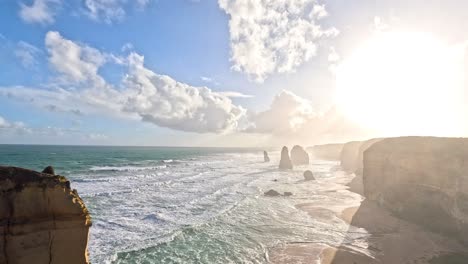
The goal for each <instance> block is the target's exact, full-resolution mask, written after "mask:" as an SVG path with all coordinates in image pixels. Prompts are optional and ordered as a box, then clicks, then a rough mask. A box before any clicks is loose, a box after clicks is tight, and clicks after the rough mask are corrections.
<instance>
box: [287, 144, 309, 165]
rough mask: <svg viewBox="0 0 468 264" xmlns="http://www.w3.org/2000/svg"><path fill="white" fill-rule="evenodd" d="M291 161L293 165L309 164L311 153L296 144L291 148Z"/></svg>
mask: <svg viewBox="0 0 468 264" xmlns="http://www.w3.org/2000/svg"><path fill="white" fill-rule="evenodd" d="M291 161H292V164H293V165H307V164H309V154H307V152H306V151H305V150H304V148H303V147H301V146H299V145H295V146H294V147H293V148H292V149H291Z"/></svg>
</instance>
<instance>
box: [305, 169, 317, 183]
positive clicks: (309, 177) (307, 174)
mask: <svg viewBox="0 0 468 264" xmlns="http://www.w3.org/2000/svg"><path fill="white" fill-rule="evenodd" d="M304 179H305V180H306V181H313V180H315V177H314V174H313V173H312V172H311V171H310V170H306V171H304Z"/></svg>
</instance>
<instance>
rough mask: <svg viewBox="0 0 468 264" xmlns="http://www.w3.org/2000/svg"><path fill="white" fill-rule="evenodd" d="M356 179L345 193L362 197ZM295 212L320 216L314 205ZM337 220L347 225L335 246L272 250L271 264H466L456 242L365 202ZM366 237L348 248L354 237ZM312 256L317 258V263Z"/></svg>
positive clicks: (300, 245)
mask: <svg viewBox="0 0 468 264" xmlns="http://www.w3.org/2000/svg"><path fill="white" fill-rule="evenodd" d="M361 183H362V180H359V176H357V178H355V179H353V180H352V181H351V182H350V183H349V184H348V185H349V186H350V188H349V191H350V192H354V193H362V186H360V184H361ZM296 207H297V208H299V209H301V210H303V211H305V212H307V213H308V214H309V215H311V216H313V217H316V216H317V214H320V212H323V210H324V209H323V208H318V207H317V204H312V203H307V204H297V205H296ZM336 216H337V218H339V219H341V220H343V221H344V222H346V223H347V224H348V225H349V231H348V234H346V235H343V243H342V244H341V245H339V246H334V245H327V244H324V243H320V242H317V243H290V244H285V245H282V246H281V247H278V248H275V249H273V250H272V252H271V254H270V257H271V258H270V260H271V262H272V263H278V264H279V263H297V264H299V263H302V264H306V263H310V264H367V263H369V264H370V263H417V264H424V263H427V264H442V263H443V264H462V263H466V259H467V256H468V255H467V253H466V248H465V247H464V246H463V245H462V244H461V243H460V242H458V241H457V240H455V239H449V238H447V237H444V236H442V235H439V234H436V233H433V232H431V231H428V230H426V229H425V228H423V227H420V226H418V225H415V224H413V223H410V222H407V221H405V220H401V219H400V218H397V217H395V216H393V215H392V214H391V213H390V212H389V211H387V210H385V209H383V208H381V207H379V206H377V205H376V204H375V203H374V202H371V201H368V200H365V199H364V198H363V200H362V202H361V203H360V204H359V205H358V206H350V207H348V208H345V209H344V210H342V211H341V212H340V213H337V214H336ZM359 232H363V233H365V234H366V236H364V237H362V239H360V240H356V241H355V243H354V244H356V245H359V246H360V247H359V246H358V247H356V246H350V241H349V240H350V239H355V238H356V233H359ZM311 254H312V255H314V256H315V255H317V254H319V259H318V260H317V259H316V258H315V257H314V258H311Z"/></svg>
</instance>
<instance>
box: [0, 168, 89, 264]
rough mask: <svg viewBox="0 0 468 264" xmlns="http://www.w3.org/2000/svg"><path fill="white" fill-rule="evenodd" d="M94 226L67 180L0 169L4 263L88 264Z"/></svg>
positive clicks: (1, 260)
mask: <svg viewBox="0 0 468 264" xmlns="http://www.w3.org/2000/svg"><path fill="white" fill-rule="evenodd" d="M48 172H52V173H53V169H52V171H50V169H49V170H48ZM90 226H91V218H90V216H89V213H88V210H87V209H86V206H85V205H84V203H83V201H82V200H81V198H80V197H79V196H78V194H77V192H76V190H72V189H70V182H69V181H68V180H67V179H66V178H65V177H63V176H59V175H52V174H51V173H47V174H46V173H39V172H35V171H31V170H27V169H22V168H16V167H3V166H0V228H1V231H0V232H1V234H2V238H1V239H0V248H2V251H1V253H0V263H8V264H29V263H35V264H43V263H44V264H45V263H47V264H50V263H51V264H63V263H67V264H84V263H88V253H87V244H88V231H89V227H90Z"/></svg>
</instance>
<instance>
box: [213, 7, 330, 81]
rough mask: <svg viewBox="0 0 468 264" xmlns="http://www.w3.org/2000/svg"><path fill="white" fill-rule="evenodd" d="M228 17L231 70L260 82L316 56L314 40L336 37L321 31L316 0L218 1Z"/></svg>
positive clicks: (322, 12)
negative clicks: (245, 74)
mask: <svg viewBox="0 0 468 264" xmlns="http://www.w3.org/2000/svg"><path fill="white" fill-rule="evenodd" d="M218 4H219V6H220V7H221V8H222V9H223V10H224V11H225V12H226V13H227V14H228V15H230V21H229V31H230V38H231V61H232V62H233V69H234V70H236V71H241V72H244V73H247V74H248V75H249V76H251V77H253V78H254V79H255V80H256V81H258V82H262V81H264V79H265V78H266V77H267V76H268V75H270V74H272V73H286V72H291V71H294V70H295V69H296V68H297V67H298V66H300V65H301V64H303V63H304V62H306V61H308V60H309V59H310V58H312V57H313V56H315V55H316V53H317V45H318V41H319V40H320V39H323V38H329V37H333V36H336V35H337V34H338V30H337V29H335V28H323V27H322V26H321V25H320V24H319V21H320V19H322V18H323V17H325V16H327V12H326V10H325V7H324V6H323V5H320V4H318V2H317V0H301V1H297V0H260V1H246V0H219V1H218Z"/></svg>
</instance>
